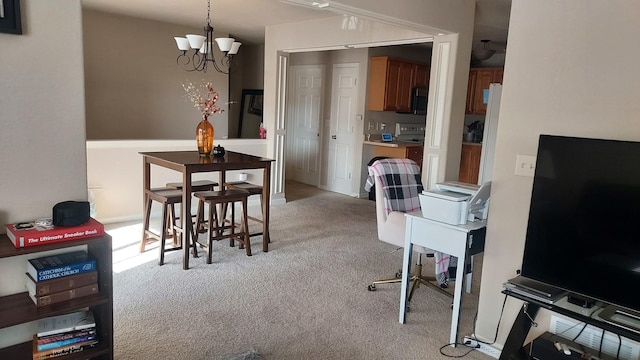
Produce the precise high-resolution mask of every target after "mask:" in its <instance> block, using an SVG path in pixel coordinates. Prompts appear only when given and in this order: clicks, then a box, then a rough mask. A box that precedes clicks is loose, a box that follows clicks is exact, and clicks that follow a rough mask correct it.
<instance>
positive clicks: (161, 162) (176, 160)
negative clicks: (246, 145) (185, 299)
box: [140, 151, 273, 270]
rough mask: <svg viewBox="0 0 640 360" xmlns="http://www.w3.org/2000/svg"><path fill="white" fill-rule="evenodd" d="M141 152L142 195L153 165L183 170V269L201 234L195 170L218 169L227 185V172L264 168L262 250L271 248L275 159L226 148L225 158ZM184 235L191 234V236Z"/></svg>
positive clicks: (148, 185)
mask: <svg viewBox="0 0 640 360" xmlns="http://www.w3.org/2000/svg"><path fill="white" fill-rule="evenodd" d="M140 154H141V155H142V164H143V178H142V191H143V194H144V193H145V191H146V190H147V189H151V165H152V164H153V165H157V166H160V167H163V168H167V169H171V170H175V171H178V172H180V173H182V183H183V186H182V206H181V207H180V209H181V215H180V221H181V222H182V225H181V226H180V228H181V229H182V234H183V236H182V238H183V244H182V250H183V268H184V269H185V270H187V269H189V249H190V248H191V241H193V242H194V243H193V244H195V241H197V238H195V237H197V236H198V232H194V231H193V224H192V222H191V180H192V179H191V175H192V174H194V173H203V172H218V173H219V182H220V185H221V186H224V183H225V179H226V172H227V171H230V170H251V169H263V178H262V216H263V220H264V221H263V222H262V251H263V252H267V251H269V242H270V239H269V202H270V194H271V186H270V185H271V162H273V159H268V158H263V157H260V156H254V155H248V154H243V153H239V152H234V151H226V152H225V154H224V156H222V157H214V156H200V154H198V152H197V151H160V152H140ZM143 197H144V196H143ZM143 209H144V206H143ZM184 234H191V236H186V235H184ZM192 237H193V238H192ZM194 248H195V247H194ZM194 255H195V256H197V252H194Z"/></svg>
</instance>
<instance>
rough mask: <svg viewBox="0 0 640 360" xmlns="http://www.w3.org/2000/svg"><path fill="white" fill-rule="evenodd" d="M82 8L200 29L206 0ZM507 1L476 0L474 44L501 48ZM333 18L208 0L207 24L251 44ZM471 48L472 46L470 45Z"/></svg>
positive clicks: (129, 1)
mask: <svg viewBox="0 0 640 360" xmlns="http://www.w3.org/2000/svg"><path fill="white" fill-rule="evenodd" d="M82 3H83V6H84V7H86V8H89V9H95V10H101V11H106V12H111V13H116V14H123V15H129V16H134V17H140V18H145V19H151V20H158V21H163V22H169V23H175V24H182V25H187V26H194V27H197V28H198V29H199V28H202V27H203V26H204V25H205V20H206V16H207V2H206V0H180V1H166V0H165V1H158V0H82ZM510 9H511V0H477V1H476V25H475V31H474V44H475V43H478V42H479V41H480V40H481V39H490V40H491V41H492V43H493V44H495V45H494V48H496V49H499V48H500V47H502V48H504V47H505V46H506V42H507V31H508V28H509V13H510ZM328 16H336V14H335V13H333V12H330V11H322V10H317V9H309V8H305V7H301V6H296V5H291V4H286V3H284V2H281V1H280V0H211V24H212V26H213V27H214V28H215V29H216V30H217V31H221V32H225V33H229V34H232V35H233V36H236V37H238V38H239V39H242V41H244V42H247V43H253V44H261V43H263V42H264V28H265V26H267V25H274V24H282V23H289V22H297V21H304V20H310V19H317V18H322V17H328ZM474 46H475V45H474Z"/></svg>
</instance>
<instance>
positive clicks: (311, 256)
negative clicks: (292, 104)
mask: <svg viewBox="0 0 640 360" xmlns="http://www.w3.org/2000/svg"><path fill="white" fill-rule="evenodd" d="M287 200H288V201H289V202H288V203H287V204H284V205H274V206H272V207H271V238H272V243H271V245H270V247H269V252H268V253H264V252H262V251H261V250H262V247H261V246H260V245H261V242H262V238H261V237H255V238H253V239H252V244H254V245H253V256H251V257H247V256H246V255H245V253H244V251H243V250H239V249H238V248H237V247H235V248H231V247H229V245H228V242H227V241H221V242H218V243H216V244H215V246H214V257H213V264H209V265H207V264H206V263H205V257H204V256H203V255H204V252H203V251H201V252H200V254H201V257H200V258H197V259H193V258H192V259H191V268H190V269H189V270H183V269H182V263H181V255H182V253H181V252H169V253H167V254H166V259H165V265H164V266H158V265H157V259H158V249H157V247H154V246H153V245H152V246H149V249H148V250H147V251H146V252H145V253H143V254H140V253H138V246H139V245H138V244H139V243H138V242H139V239H140V234H141V232H142V230H141V224H140V223H130V224H112V225H108V226H107V231H108V232H109V233H110V234H111V235H112V236H113V239H114V330H115V332H114V338H115V359H118V360H128V359H132V360H145V359H185V360H191V359H193V360H204V359H224V360H228V359H235V358H240V359H241V358H242V357H241V356H244V355H247V354H249V355H254V356H261V358H263V359H268V360H271V359H273V360H275V359H278V360H286V359H325V360H328V359H352V360H359V359H444V358H446V357H445V356H444V355H441V354H440V351H439V349H440V348H441V347H442V346H444V345H446V344H447V343H448V338H449V329H450V321H451V299H450V298H447V297H446V296H444V295H442V294H439V293H437V292H435V291H433V290H431V289H429V288H426V287H422V288H420V289H418V290H417V291H416V294H415V295H414V298H413V300H412V302H411V312H410V313H409V315H408V323H407V324H404V325H403V324H400V323H398V309H399V299H400V286H399V284H390V285H386V286H385V285H380V286H378V290H377V291H375V292H369V291H368V290H367V285H368V284H369V282H370V281H372V280H375V279H380V278H387V277H389V276H392V275H393V274H394V273H395V272H396V271H398V269H399V268H400V267H401V264H402V251H397V249H395V248H393V247H392V246H390V245H388V244H385V243H383V242H381V241H379V240H377V235H376V220H375V204H374V202H372V201H369V200H365V199H354V198H350V197H347V196H343V195H339V194H335V193H331V192H323V191H319V190H317V189H315V188H312V187H308V186H304V185H301V184H295V183H287ZM250 211H252V212H254V213H255V212H257V211H258V207H257V206H254V207H250ZM158 222H159V221H158ZM201 236H204V235H201ZM474 269H475V281H474V286H473V293H472V294H470V295H469V294H467V296H466V297H465V299H464V302H463V309H462V316H461V318H462V320H461V329H460V334H461V336H462V335H469V334H471V333H472V332H473V320H474V316H475V312H476V308H477V295H478V291H479V285H478V283H479V280H480V278H481V276H480V274H479V272H480V269H481V261H477V262H476V265H475V267H474ZM424 271H426V272H433V265H432V263H431V262H430V261H429V260H427V261H426V262H425V269H424ZM443 351H444V352H445V353H447V354H450V355H455V356H459V355H462V354H464V353H466V352H467V351H469V349H467V348H464V347H457V348H452V347H445V348H444V350H443ZM465 358H467V359H478V360H486V359H491V358H490V357H489V356H487V355H485V354H481V353H479V352H477V351H473V352H471V353H470V354H468V355H466V356H465ZM249 359H251V358H249Z"/></svg>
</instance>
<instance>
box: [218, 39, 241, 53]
mask: <svg viewBox="0 0 640 360" xmlns="http://www.w3.org/2000/svg"><path fill="white" fill-rule="evenodd" d="M234 41H236V39H234V38H229V37H227V38H216V42H217V43H218V47H219V48H220V51H223V52H229V50H231V45H232V44H233V42H234Z"/></svg>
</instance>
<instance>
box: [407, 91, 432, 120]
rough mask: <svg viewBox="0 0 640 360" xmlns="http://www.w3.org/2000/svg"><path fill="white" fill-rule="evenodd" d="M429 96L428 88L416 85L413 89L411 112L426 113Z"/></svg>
mask: <svg viewBox="0 0 640 360" xmlns="http://www.w3.org/2000/svg"><path fill="white" fill-rule="evenodd" d="M428 98H429V89H428V88H423V87H415V88H413V89H411V113H412V114H414V115H426V114H427V99H428Z"/></svg>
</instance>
